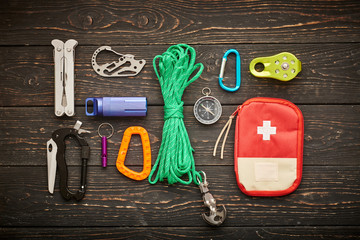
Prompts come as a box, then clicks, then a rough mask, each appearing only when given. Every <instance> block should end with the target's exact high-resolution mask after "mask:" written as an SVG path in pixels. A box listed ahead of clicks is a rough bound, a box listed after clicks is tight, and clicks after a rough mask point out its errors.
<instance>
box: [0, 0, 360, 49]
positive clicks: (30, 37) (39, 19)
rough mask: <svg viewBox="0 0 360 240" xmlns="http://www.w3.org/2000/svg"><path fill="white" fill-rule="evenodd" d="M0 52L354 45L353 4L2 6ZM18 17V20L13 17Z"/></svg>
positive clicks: (359, 7) (356, 13)
mask: <svg viewBox="0 0 360 240" xmlns="http://www.w3.org/2000/svg"><path fill="white" fill-rule="evenodd" d="M1 8H2V9H3V10H2V12H1V15H2V21H1V22H0V29H1V30H2V32H3V36H2V38H1V39H0V44H2V45H39V44H41V45H48V44H49V40H50V39H52V38H57V37H59V36H61V37H63V38H64V39H69V38H74V39H77V40H78V41H80V42H81V43H82V44H86V45H96V44H99V43H101V44H110V45H114V44H119V43H122V44H123V45H135V44H136V45H139V44H141V45H148V44H159V43H161V44H174V43H178V42H186V43H189V44H197V43H201V44H206V43H211V44H219V43H244V42H247V43H270V42H272V43H274V42H277V43H294V42H295V43H309V42H310V43H317V42H357V41H359V37H360V31H359V29H360V21H359V19H360V4H359V2H358V1H316V2H314V1H292V2H288V1H271V2H270V3H268V2H264V1H256V0H249V1H226V2H224V1H180V0H177V1H172V0H171V1H170V0H168V1H156V0H152V1H148V0H142V1H136V3H134V2H133V1H122V0H121V1H120V0H118V1H105V0H102V1H86V2H82V3H78V4H73V2H71V1H49V2H47V4H46V5H44V4H41V2H37V1H5V2H2V4H1ZM19 16H20V17H19Z"/></svg>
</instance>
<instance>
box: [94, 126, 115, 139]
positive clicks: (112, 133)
mask: <svg viewBox="0 0 360 240" xmlns="http://www.w3.org/2000/svg"><path fill="white" fill-rule="evenodd" d="M103 126H110V127H111V134H110V136H108V137H106V136H103V135H101V133H100V128H101V127H103ZM98 135H99V137H101V138H102V137H106V138H111V137H112V136H113V135H114V127H113V126H112V125H111V124H110V123H102V124H100V125H99V127H98Z"/></svg>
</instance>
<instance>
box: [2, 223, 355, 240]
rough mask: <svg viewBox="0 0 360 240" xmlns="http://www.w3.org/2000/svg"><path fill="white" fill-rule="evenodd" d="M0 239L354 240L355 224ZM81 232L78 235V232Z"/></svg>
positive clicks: (13, 232) (16, 232) (74, 231)
mask: <svg viewBox="0 0 360 240" xmlns="http://www.w3.org/2000/svg"><path fill="white" fill-rule="evenodd" d="M0 233H1V235H0V239H9V238H17V237H18V238H26V239H39V238H46V239H66V240H69V239H76V240H79V239H105V238H106V239H135V240H137V239H162V240H171V239H204V238H205V239H253V240H255V239H269V240H279V239H292V240H296V239H299V240H309V239H333V238H336V239H346V240H351V239H358V238H359V235H360V228H359V227H321V226H316V227H307V226H304V227H287V228H281V227H222V228H208V227H161V228H154V227H131V228H130V227H106V228H99V227H89V228H55V229H54V228H30V229H29V228H0ZM79 233H81V234H79Z"/></svg>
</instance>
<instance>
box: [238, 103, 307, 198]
mask: <svg viewBox="0 0 360 240" xmlns="http://www.w3.org/2000/svg"><path fill="white" fill-rule="evenodd" d="M235 114H236V113H235ZM303 144H304V120H303V116H302V113H301V111H300V109H299V108H298V107H297V106H295V105H294V104H293V103H291V102H289V101H287V100H283V99H275V98H252V99H249V100H247V101H246V102H245V103H244V104H243V105H241V106H239V107H238V110H237V119H236V128H235V173H236V180H237V183H238V185H239V187H240V189H241V191H242V192H244V193H245V194H247V195H250V196H283V195H286V194H289V193H291V192H293V191H294V190H295V189H296V188H297V187H298V186H299V184H300V181H301V175H302V165H303V161H302V158H303Z"/></svg>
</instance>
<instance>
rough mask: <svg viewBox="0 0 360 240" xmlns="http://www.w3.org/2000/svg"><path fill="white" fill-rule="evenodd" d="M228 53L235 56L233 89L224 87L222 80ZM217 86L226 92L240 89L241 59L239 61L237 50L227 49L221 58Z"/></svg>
mask: <svg viewBox="0 0 360 240" xmlns="http://www.w3.org/2000/svg"><path fill="white" fill-rule="evenodd" d="M230 53H235V55H236V85H235V87H233V88H230V87H227V86H225V85H224V83H223V79H224V71H225V65H226V61H227V56H228V55H229V54H230ZM219 84H220V87H221V88H222V89H224V90H225V91H228V92H235V91H237V90H238V89H239V88H240V84H241V59H240V54H239V52H238V51H237V50H235V49H229V50H227V51H226V53H225V54H224V56H223V59H222V63H221V67H220V74H219Z"/></svg>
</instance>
